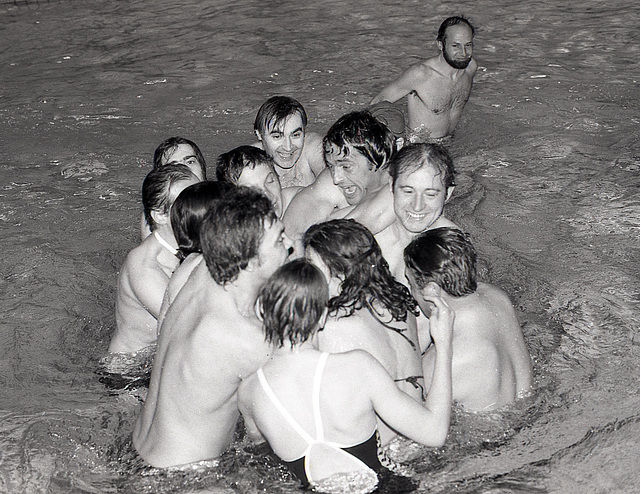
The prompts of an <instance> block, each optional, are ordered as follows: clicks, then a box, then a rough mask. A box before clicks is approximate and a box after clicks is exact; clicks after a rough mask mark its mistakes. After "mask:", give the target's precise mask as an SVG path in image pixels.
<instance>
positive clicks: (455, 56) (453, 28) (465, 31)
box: [371, 16, 478, 142]
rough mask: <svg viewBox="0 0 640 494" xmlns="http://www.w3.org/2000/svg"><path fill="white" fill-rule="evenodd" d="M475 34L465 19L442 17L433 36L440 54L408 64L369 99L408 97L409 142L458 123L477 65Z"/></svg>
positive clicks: (432, 137) (436, 134)
mask: <svg viewBox="0 0 640 494" xmlns="http://www.w3.org/2000/svg"><path fill="white" fill-rule="evenodd" d="M474 35H475V28H474V27H473V26H472V25H471V23H470V22H469V20H468V19H466V18H464V17H461V16H454V17H449V18H447V19H445V20H444V22H443V23H442V24H441V25H440V28H439V29H438V35H437V37H436V44H437V46H438V49H439V50H440V54H439V55H437V56H435V57H432V58H429V59H428V60H425V61H422V62H420V63H417V64H416V65H413V66H411V67H409V68H408V69H407V70H405V71H404V72H403V73H402V74H400V76H399V77H398V78H397V79H396V80H395V81H393V82H392V83H391V84H389V85H388V86H386V87H385V88H384V89H382V91H380V92H379V93H378V94H377V95H376V96H375V97H374V98H373V99H372V100H371V104H375V103H379V102H381V101H390V102H395V101H398V100H399V99H401V98H403V97H405V96H406V97H407V110H408V114H409V127H410V129H411V131H410V134H411V135H410V136H409V140H410V141H411V142H429V141H434V140H436V141H437V140H439V139H442V138H443V137H446V136H448V135H451V133H452V132H453V130H454V129H455V127H456V125H457V124H458V121H459V120H460V116H461V115H462V109H463V108H464V105H465V104H466V102H467V100H468V99H469V94H470V93H471V85H472V84H473V76H474V75H475V73H476V71H477V69H478V64H477V62H476V61H475V60H474V59H473V56H472V55H473V37H474Z"/></svg>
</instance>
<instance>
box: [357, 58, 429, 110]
mask: <svg viewBox="0 0 640 494" xmlns="http://www.w3.org/2000/svg"><path fill="white" fill-rule="evenodd" d="M424 78H425V75H424V68H423V67H422V64H417V65H413V66H412V67H409V68H408V69H407V70H405V71H404V72H403V73H402V74H400V76H399V77H398V78H397V79H396V80H395V81H393V82H392V83H391V84H389V85H388V86H387V87H385V88H384V89H383V90H382V91H380V92H379V93H378V94H377V95H376V96H375V97H374V98H373V99H372V100H371V102H370V103H369V104H370V105H375V104H376V103H380V102H381V101H388V102H390V103H395V102H396V101H398V100H399V99H400V98H402V97H403V96H406V95H407V94H409V93H410V92H411V91H413V90H414V89H415V88H416V86H417V85H418V84H419V83H420V82H421V81H422V80H424Z"/></svg>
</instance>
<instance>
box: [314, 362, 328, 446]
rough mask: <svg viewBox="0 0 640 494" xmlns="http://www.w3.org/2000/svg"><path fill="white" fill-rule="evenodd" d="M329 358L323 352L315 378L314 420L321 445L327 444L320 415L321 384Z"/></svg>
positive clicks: (317, 438) (317, 437)
mask: <svg viewBox="0 0 640 494" xmlns="http://www.w3.org/2000/svg"><path fill="white" fill-rule="evenodd" d="M328 357H329V354H328V353H327V352H322V354H321V355H320V359H319V360H318V367H316V375H315V376H314V378H313V419H314V420H315V423H316V441H317V442H321V443H323V442H325V440H324V427H323V426H322V416H321V415H320V383H321V382H322V373H323V372H324V366H325V364H326V363H327V358H328Z"/></svg>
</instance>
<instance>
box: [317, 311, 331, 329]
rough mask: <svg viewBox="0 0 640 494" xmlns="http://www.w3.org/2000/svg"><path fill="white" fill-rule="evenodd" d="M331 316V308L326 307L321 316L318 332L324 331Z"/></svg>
mask: <svg viewBox="0 0 640 494" xmlns="http://www.w3.org/2000/svg"><path fill="white" fill-rule="evenodd" d="M328 316H329V308H328V307H325V308H324V310H323V311H322V315H321V316H320V319H318V324H317V327H318V331H320V330H321V329H324V325H325V324H327V317H328Z"/></svg>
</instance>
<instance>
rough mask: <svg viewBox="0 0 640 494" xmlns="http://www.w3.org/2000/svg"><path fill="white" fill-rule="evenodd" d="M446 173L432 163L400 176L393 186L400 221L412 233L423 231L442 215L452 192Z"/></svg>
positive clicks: (394, 201) (394, 200)
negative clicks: (445, 176)
mask: <svg viewBox="0 0 640 494" xmlns="http://www.w3.org/2000/svg"><path fill="white" fill-rule="evenodd" d="M452 190H453V188H450V190H447V188H446V187H445V186H444V183H443V182H442V175H441V174H439V173H438V171H437V170H436V168H435V167H434V166H432V165H429V164H427V165H425V166H423V167H422V168H419V169H418V170H415V171H413V172H409V173H404V174H401V175H399V176H398V178H397V179H396V183H395V186H394V187H393V208H394V210H395V213H396V217H397V218H398V221H399V222H400V224H401V225H402V226H403V227H404V228H405V229H406V230H407V231H409V232H411V233H420V232H423V231H425V230H428V229H429V228H431V226H432V225H433V224H434V223H435V222H436V221H437V220H438V218H440V217H441V216H442V211H443V210H444V205H445V203H446V201H447V199H448V196H449V195H450V192H451V191H452Z"/></svg>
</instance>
